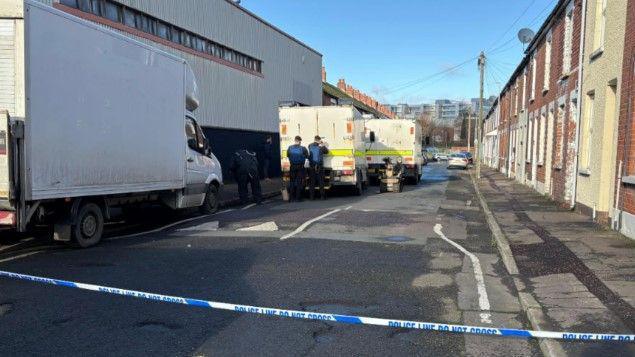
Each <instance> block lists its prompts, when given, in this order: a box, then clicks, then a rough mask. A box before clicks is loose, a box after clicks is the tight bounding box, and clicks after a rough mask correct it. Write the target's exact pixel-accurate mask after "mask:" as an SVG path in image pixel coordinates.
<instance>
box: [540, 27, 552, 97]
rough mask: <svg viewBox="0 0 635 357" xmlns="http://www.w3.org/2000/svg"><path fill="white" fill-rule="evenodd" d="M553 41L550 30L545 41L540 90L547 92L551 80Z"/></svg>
mask: <svg viewBox="0 0 635 357" xmlns="http://www.w3.org/2000/svg"><path fill="white" fill-rule="evenodd" d="M552 41H553V36H552V34H551V30H549V32H548V33H547V41H546V43H545V78H544V82H543V84H542V90H543V92H544V91H548V90H549V81H550V80H551V42H552Z"/></svg>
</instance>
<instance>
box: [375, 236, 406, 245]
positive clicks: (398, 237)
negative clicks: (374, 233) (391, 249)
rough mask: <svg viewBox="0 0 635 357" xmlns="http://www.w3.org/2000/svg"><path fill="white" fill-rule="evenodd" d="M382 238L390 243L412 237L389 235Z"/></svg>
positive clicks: (402, 241)
mask: <svg viewBox="0 0 635 357" xmlns="http://www.w3.org/2000/svg"><path fill="white" fill-rule="evenodd" d="M382 240H385V241H386V242H391V243H404V242H409V241H411V240H414V239H412V238H410V237H406V236H390V237H385V238H382Z"/></svg>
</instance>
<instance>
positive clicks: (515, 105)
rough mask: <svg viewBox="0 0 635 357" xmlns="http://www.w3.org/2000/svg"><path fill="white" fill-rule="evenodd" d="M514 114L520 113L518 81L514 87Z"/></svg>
mask: <svg viewBox="0 0 635 357" xmlns="http://www.w3.org/2000/svg"><path fill="white" fill-rule="evenodd" d="M514 109H515V110H514V114H516V115H518V82H517V83H516V87H515V88H514Z"/></svg>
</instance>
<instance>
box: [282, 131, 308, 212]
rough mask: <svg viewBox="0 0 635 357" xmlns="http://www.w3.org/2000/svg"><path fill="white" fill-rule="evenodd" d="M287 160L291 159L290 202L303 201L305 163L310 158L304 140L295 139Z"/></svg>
mask: <svg viewBox="0 0 635 357" xmlns="http://www.w3.org/2000/svg"><path fill="white" fill-rule="evenodd" d="M287 158H288V159H289V164H290V167H289V202H292V201H294V200H295V201H302V191H304V184H303V182H304V179H305V177H306V171H305V169H304V162H305V161H306V160H308V158H309V152H308V151H307V149H306V148H305V147H304V146H302V138H301V137H300V136H296V137H295V143H294V144H293V145H289V148H287Z"/></svg>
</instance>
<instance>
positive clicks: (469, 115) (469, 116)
mask: <svg viewBox="0 0 635 357" xmlns="http://www.w3.org/2000/svg"><path fill="white" fill-rule="evenodd" d="M471 131H472V109H468V110H467V152H470V146H471V145H472V143H470V140H472V138H471V136H472V133H471Z"/></svg>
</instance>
